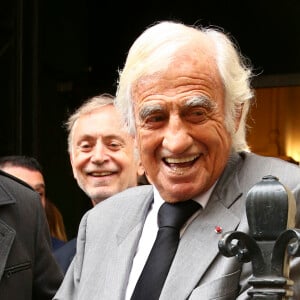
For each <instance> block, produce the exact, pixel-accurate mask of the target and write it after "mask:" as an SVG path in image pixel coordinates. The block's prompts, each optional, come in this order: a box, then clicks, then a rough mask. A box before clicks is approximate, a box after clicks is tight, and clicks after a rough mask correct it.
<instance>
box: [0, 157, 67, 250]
mask: <svg viewBox="0 0 300 300" xmlns="http://www.w3.org/2000/svg"><path fill="white" fill-rule="evenodd" d="M0 170H3V171H5V172H6V173H9V174H11V175H13V176H15V177H18V178H19V179H21V180H23V181H25V182H26V183H27V184H29V185H30V186H31V187H32V188H33V189H34V190H35V191H36V192H37V193H38V194H39V195H40V199H41V203H42V205H43V207H44V209H45V213H46V217H47V221H48V225H49V230H50V235H51V242H52V250H53V251H54V250H56V249H58V248H59V247H61V246H62V245H64V244H65V243H66V241H67V235H66V231H65V225H64V222H63V217H62V215H61V213H60V211H59V210H58V208H57V207H56V206H55V205H54V203H52V202H51V201H50V200H49V199H47V197H46V186H45V180H44V176H43V170H42V167H41V165H40V163H39V162H38V161H37V159H35V158H34V157H30V156H26V155H8V156H3V157H0Z"/></svg>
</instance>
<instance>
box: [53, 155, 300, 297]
mask: <svg viewBox="0 0 300 300" xmlns="http://www.w3.org/2000/svg"><path fill="white" fill-rule="evenodd" d="M268 174H272V175H275V176H277V177H278V178H279V180H280V182H281V183H283V184H284V185H286V186H287V187H289V188H290V189H291V190H292V192H293V193H294V195H295V197H296V199H297V201H298V202H299V201H300V168H299V167H298V166H296V165H292V164H289V163H286V162H283V161H281V160H278V159H273V158H265V157H259V156H257V155H254V154H249V153H240V154H233V155H232V156H231V158H230V160H229V162H228V165H227V167H226V170H225V171H224V172H223V175H222V176H221V178H220V179H219V181H218V183H217V185H216V187H215V189H214V191H213V193H212V195H211V197H210V199H209V202H208V204H207V207H206V208H205V209H204V210H203V211H201V213H200V215H199V216H198V217H197V218H196V219H195V220H194V221H193V222H192V223H191V224H190V226H189V227H188V228H187V230H186V231H185V233H184V235H183V236H182V238H181V240H180V244H179V248H178V251H177V253H176V256H175V259H174V261H173V263H172V266H171V269H170V272H169V274H168V277H167V279H166V282H165V285H164V287H163V290H162V293H161V296H160V299H161V300H172V299H174V300H175V299H176V300H183V299H199V300H208V299H218V300H225V299H226V300H233V299H247V297H248V296H247V293H246V289H247V288H248V286H247V284H246V283H247V277H248V276H249V271H250V270H251V264H250V263H247V264H243V265H242V264H240V263H239V262H238V261H237V260H236V258H226V257H224V256H222V255H220V254H219V251H218V241H219V239H220V236H221V235H219V234H217V233H216V232H215V226H216V225H220V226H221V227H222V228H223V232H228V231H232V230H239V231H245V232H247V231H248V226H247V221H246V217H245V199H246V194H247V192H248V191H249V189H250V188H251V187H252V186H253V185H254V184H256V183H257V182H259V181H261V179H262V177H263V176H265V175H268ZM152 201H153V189H152V187H151V186H140V187H136V188H131V189H128V190H126V191H124V192H122V193H120V194H118V195H115V196H114V197H111V198H109V199H107V200H106V201H104V202H102V203H100V204H98V205H97V206H96V207H94V208H93V209H91V210H90V211H89V212H87V213H86V214H85V216H84V217H83V219H82V221H81V224H80V228H79V233H78V243H77V254H76V256H75V258H74V260H73V262H72V264H71V266H70V268H69V270H68V272H67V274H66V276H65V279H64V281H63V284H62V285H61V287H60V289H59V291H58V292H57V294H56V296H55V298H54V299H59V300H68V299H70V300H76V299H80V300H86V299H88V300H92V299H101V300H118V299H120V300H121V299H124V298H125V292H126V286H127V282H128V278H129V274H130V270H131V266H132V261H133V258H134V255H135V252H136V249H137V245H138V242H139V238H140V235H141V232H142V228H143V225H144V222H145V218H146V216H147V212H148V209H149V206H150V205H151V203H152ZM299 205H300V204H299ZM299 205H298V207H300V206H299ZM298 225H299V224H298ZM299 272H300V268H299V267H298V273H299ZM293 276H294V278H296V277H295V274H293ZM297 284H299V280H297ZM295 290H296V292H298V291H297V288H296V289H295ZM298 296H299V295H298ZM295 297H296V296H295ZM295 299H296V298H295ZM297 299H299V298H297ZM141 300H142V299H141Z"/></svg>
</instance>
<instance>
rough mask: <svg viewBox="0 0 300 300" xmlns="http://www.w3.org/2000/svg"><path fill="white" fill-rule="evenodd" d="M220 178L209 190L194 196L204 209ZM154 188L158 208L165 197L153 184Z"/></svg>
mask: <svg viewBox="0 0 300 300" xmlns="http://www.w3.org/2000/svg"><path fill="white" fill-rule="evenodd" d="M217 182H218V180H217V181H216V182H215V183H214V184H213V185H212V186H211V187H210V189H209V190H207V191H206V192H205V193H204V194H201V195H198V196H196V197H194V198H193V200H194V201H196V202H198V203H199V204H200V205H201V207H202V209H205V207H206V205H207V203H208V200H209V198H210V195H211V193H212V191H213V189H214V187H215V186H216V184H217ZM153 190H154V204H153V206H154V207H157V209H158V208H159V207H160V206H161V205H162V204H163V202H164V199H163V198H162V197H161V196H160V194H159V192H158V190H157V189H156V187H155V186H154V185H153Z"/></svg>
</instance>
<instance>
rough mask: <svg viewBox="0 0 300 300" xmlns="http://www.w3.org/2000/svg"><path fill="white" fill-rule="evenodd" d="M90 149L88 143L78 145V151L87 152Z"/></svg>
mask: <svg viewBox="0 0 300 300" xmlns="http://www.w3.org/2000/svg"><path fill="white" fill-rule="evenodd" d="M91 148H92V146H91V145H90V144H88V143H82V144H80V145H79V149H80V150H81V151H88V150H90V149H91Z"/></svg>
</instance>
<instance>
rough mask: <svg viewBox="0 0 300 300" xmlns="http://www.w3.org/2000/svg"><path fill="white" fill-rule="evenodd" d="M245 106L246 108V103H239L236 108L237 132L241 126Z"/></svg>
mask: <svg viewBox="0 0 300 300" xmlns="http://www.w3.org/2000/svg"><path fill="white" fill-rule="evenodd" d="M243 108H244V103H241V104H239V105H238V106H237V107H236V108H235V126H234V127H235V132H237V130H238V128H239V126H240V122H241V118H242V114H243Z"/></svg>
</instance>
